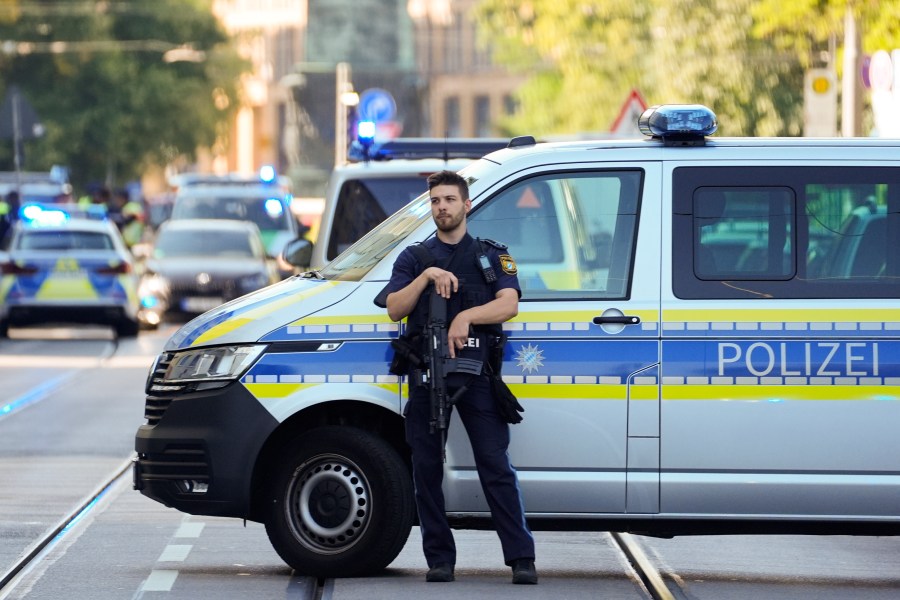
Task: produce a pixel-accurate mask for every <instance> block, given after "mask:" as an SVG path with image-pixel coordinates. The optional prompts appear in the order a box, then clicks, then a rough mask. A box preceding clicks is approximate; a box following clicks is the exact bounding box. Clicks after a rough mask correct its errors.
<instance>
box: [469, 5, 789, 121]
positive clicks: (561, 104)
mask: <svg viewBox="0 0 900 600" xmlns="http://www.w3.org/2000/svg"><path fill="white" fill-rule="evenodd" d="M753 2H754V0H734V1H729V0H635V1H630V2H623V1H619V0H613V1H604V0H527V1H525V2H518V1H516V0H482V2H481V3H480V4H479V6H478V9H477V11H476V13H475V14H476V18H477V20H478V22H479V25H480V31H481V40H482V42H483V43H487V41H488V40H489V41H490V45H491V47H492V48H493V49H494V52H495V58H496V59H497V60H498V61H500V62H501V63H503V64H507V65H510V66H511V67H513V68H517V69H520V70H522V71H525V72H530V73H533V75H532V76H531V77H530V79H529V80H528V82H527V83H526V84H525V85H524V86H523V87H522V88H521V90H520V91H519V100H520V110H519V111H518V112H517V113H516V114H515V115H513V117H512V118H511V119H509V120H507V121H506V123H505V125H506V126H507V129H508V132H509V133H512V134H518V133H532V134H535V135H539V136H540V135H552V134H557V133H579V132H584V131H607V130H608V129H609V126H610V124H611V123H612V121H613V120H614V119H615V117H616V114H617V111H618V109H619V107H620V105H621V103H622V102H623V100H624V99H625V98H626V97H627V95H628V92H629V91H630V90H631V89H632V88H637V89H639V90H640V91H641V92H642V93H643V95H644V97H645V98H647V100H648V101H649V102H650V103H651V104H662V103H674V102H688V103H695V102H696V103H704V104H707V105H709V106H710V107H712V108H713V109H714V110H715V112H716V113H717V114H718V116H719V118H720V131H721V132H722V133H725V134H730V135H798V134H799V133H800V126H801V105H802V85H803V77H802V70H801V68H800V65H799V62H798V61H797V59H796V58H795V57H794V56H793V55H792V54H788V53H786V52H781V51H779V50H778V49H777V48H775V49H773V48H771V47H770V45H769V44H768V42H767V40H765V39H762V38H759V37H755V36H753V35H752V27H753V21H752V19H751V17H750V16H749V14H748V11H749V8H750V6H751V5H752V4H753Z"/></svg>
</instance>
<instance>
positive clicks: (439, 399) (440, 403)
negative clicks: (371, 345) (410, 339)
mask: <svg viewBox="0 0 900 600" xmlns="http://www.w3.org/2000/svg"><path fill="white" fill-rule="evenodd" d="M448 327H449V323H447V299H446V298H444V297H442V296H441V295H440V294H438V293H437V290H434V289H432V290H431V297H430V299H429V302H428V322H427V323H426V325H425V335H424V336H423V337H424V340H425V344H426V346H425V364H426V366H427V370H426V371H425V372H424V373H423V374H422V375H423V380H424V381H423V382H427V383H428V386H429V390H430V392H431V420H430V421H429V427H428V429H429V432H430V433H434V432H435V431H437V432H438V433H439V434H440V436H441V459H442V460H443V462H447V452H446V449H445V446H446V444H447V427H448V426H449V425H450V407H451V406H453V405H454V404H455V403H456V401H457V400H458V399H459V398H460V397H461V396H462V395H463V394H464V393H465V391H466V389H467V387H468V386H466V385H464V386H462V387H460V388H459V389H458V390H456V391H455V392H454V393H453V395H452V396H449V397H448V395H449V392H448V390H447V375H449V374H450V373H468V374H470V375H480V374H481V372H482V367H483V365H482V362H481V361H480V360H475V359H472V358H459V357H457V358H450V345H449V343H448V341H447V329H448Z"/></svg>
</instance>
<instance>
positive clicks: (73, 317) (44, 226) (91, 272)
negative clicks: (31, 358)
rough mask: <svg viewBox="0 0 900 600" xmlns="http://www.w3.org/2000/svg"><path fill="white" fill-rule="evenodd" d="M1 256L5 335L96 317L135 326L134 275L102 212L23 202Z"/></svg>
mask: <svg viewBox="0 0 900 600" xmlns="http://www.w3.org/2000/svg"><path fill="white" fill-rule="evenodd" d="M21 214H22V219H20V220H19V221H17V223H16V227H15V229H14V231H13V235H12V238H11V241H10V245H9V249H8V252H7V253H5V255H4V257H3V259H2V262H0V272H2V278H0V334H2V335H3V336H5V335H7V331H8V329H9V327H10V326H16V325H33V324H42V323H93V324H101V325H110V326H112V327H113V328H114V329H115V331H116V333H117V334H118V335H119V336H120V337H134V336H135V335H137V333H138V321H137V311H138V297H137V275H136V273H135V269H134V263H133V257H132V255H131V252H129V250H128V248H127V247H126V246H125V242H124V241H123V240H122V236H121V234H120V233H119V230H118V229H117V228H116V226H115V225H113V224H112V223H111V222H110V221H108V220H106V219H105V218H104V215H103V214H102V213H96V214H92V213H82V212H80V211H79V210H78V209H77V208H75V207H72V206H66V205H53V206H42V205H38V204H30V205H26V206H23V207H22V210H21Z"/></svg>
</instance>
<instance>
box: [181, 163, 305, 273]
mask: <svg viewBox="0 0 900 600" xmlns="http://www.w3.org/2000/svg"><path fill="white" fill-rule="evenodd" d="M172 183H173V184H174V185H175V186H176V187H177V188H178V189H177V191H176V194H175V200H174V203H173V205H172V214H171V217H170V218H171V219H172V220H179V219H232V220H238V221H250V222H251V223H255V224H256V226H257V227H259V230H260V232H261V233H262V237H263V242H264V243H265V245H266V252H267V253H268V255H269V256H270V257H271V258H272V259H273V260H275V261H277V266H278V271H279V273H280V275H281V276H282V277H289V276H290V275H293V274H294V272H295V268H294V266H293V265H289V264H287V263H285V262H283V261H282V260H281V259H280V257H281V252H282V250H283V249H284V246H285V244H287V243H288V242H290V241H294V240H297V239H299V238H300V237H301V235H302V233H303V232H302V231H301V230H300V224H299V222H298V221H297V219H296V217H295V216H294V215H293V213H292V212H291V201H292V200H293V194H292V192H291V184H290V180H288V179H287V178H286V177H284V176H278V175H277V174H276V173H275V171H274V169H272V168H271V167H264V168H262V169H260V172H259V174H258V175H256V176H244V175H240V174H229V175H201V174H193V173H187V174H181V175H178V176H176V177H175V178H174V180H173V182H172ZM303 266H304V267H305V266H309V265H303Z"/></svg>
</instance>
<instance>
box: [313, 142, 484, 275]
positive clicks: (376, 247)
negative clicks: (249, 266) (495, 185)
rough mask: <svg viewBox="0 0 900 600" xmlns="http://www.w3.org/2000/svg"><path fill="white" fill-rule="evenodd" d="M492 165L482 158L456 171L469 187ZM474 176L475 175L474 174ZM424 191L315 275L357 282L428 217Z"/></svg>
mask: <svg viewBox="0 0 900 600" xmlns="http://www.w3.org/2000/svg"><path fill="white" fill-rule="evenodd" d="M493 166H495V165H494V164H493V163H490V162H486V161H483V160H479V161H476V162H475V163H473V164H472V165H470V166H468V167H466V168H464V169H462V170H461V171H460V172H459V173H460V175H462V176H463V177H465V178H466V180H467V181H468V182H469V186H471V185H472V183H473V182H475V181H476V179H477V178H480V174H481V173H483V172H484V171H485V170H486V169H490V168H492V167H493ZM476 176H477V177H476ZM429 197H430V196H429V194H428V192H425V193H424V194H421V195H420V196H419V197H418V198H416V199H415V200H413V201H412V202H410V203H409V204H407V205H406V206H404V207H403V208H401V209H400V210H399V211H397V212H396V213H394V214H393V215H391V216H390V217H388V218H387V219H386V220H385V221H382V222H381V224H380V225H378V226H377V227H375V228H374V229H373V230H371V231H370V232H369V233H367V234H366V235H365V236H363V237H362V239H360V240H359V241H358V242H356V243H355V244H353V245H352V246H350V247H349V248H347V250H345V251H344V252H342V253H341V254H340V255H339V256H338V257H337V258H335V259H334V260H333V261H331V262H330V263H328V264H327V265H325V266H324V267H323V268H322V269H321V270H320V271H319V274H321V275H322V277H324V278H325V279H338V280H342V281H360V280H361V279H362V278H363V277H364V276H365V275H366V273H368V272H369V271H370V270H372V268H373V267H374V266H375V265H377V264H378V263H379V262H380V261H381V259H383V258H384V257H385V256H387V255H388V254H390V252H391V251H392V250H393V249H394V248H396V247H397V246H399V245H401V244H403V241H404V240H405V239H406V238H407V236H409V234H411V233H412V232H413V231H415V230H416V229H417V228H418V227H419V225H421V224H422V223H424V222H425V221H430V220H431V202H430V200H429Z"/></svg>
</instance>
